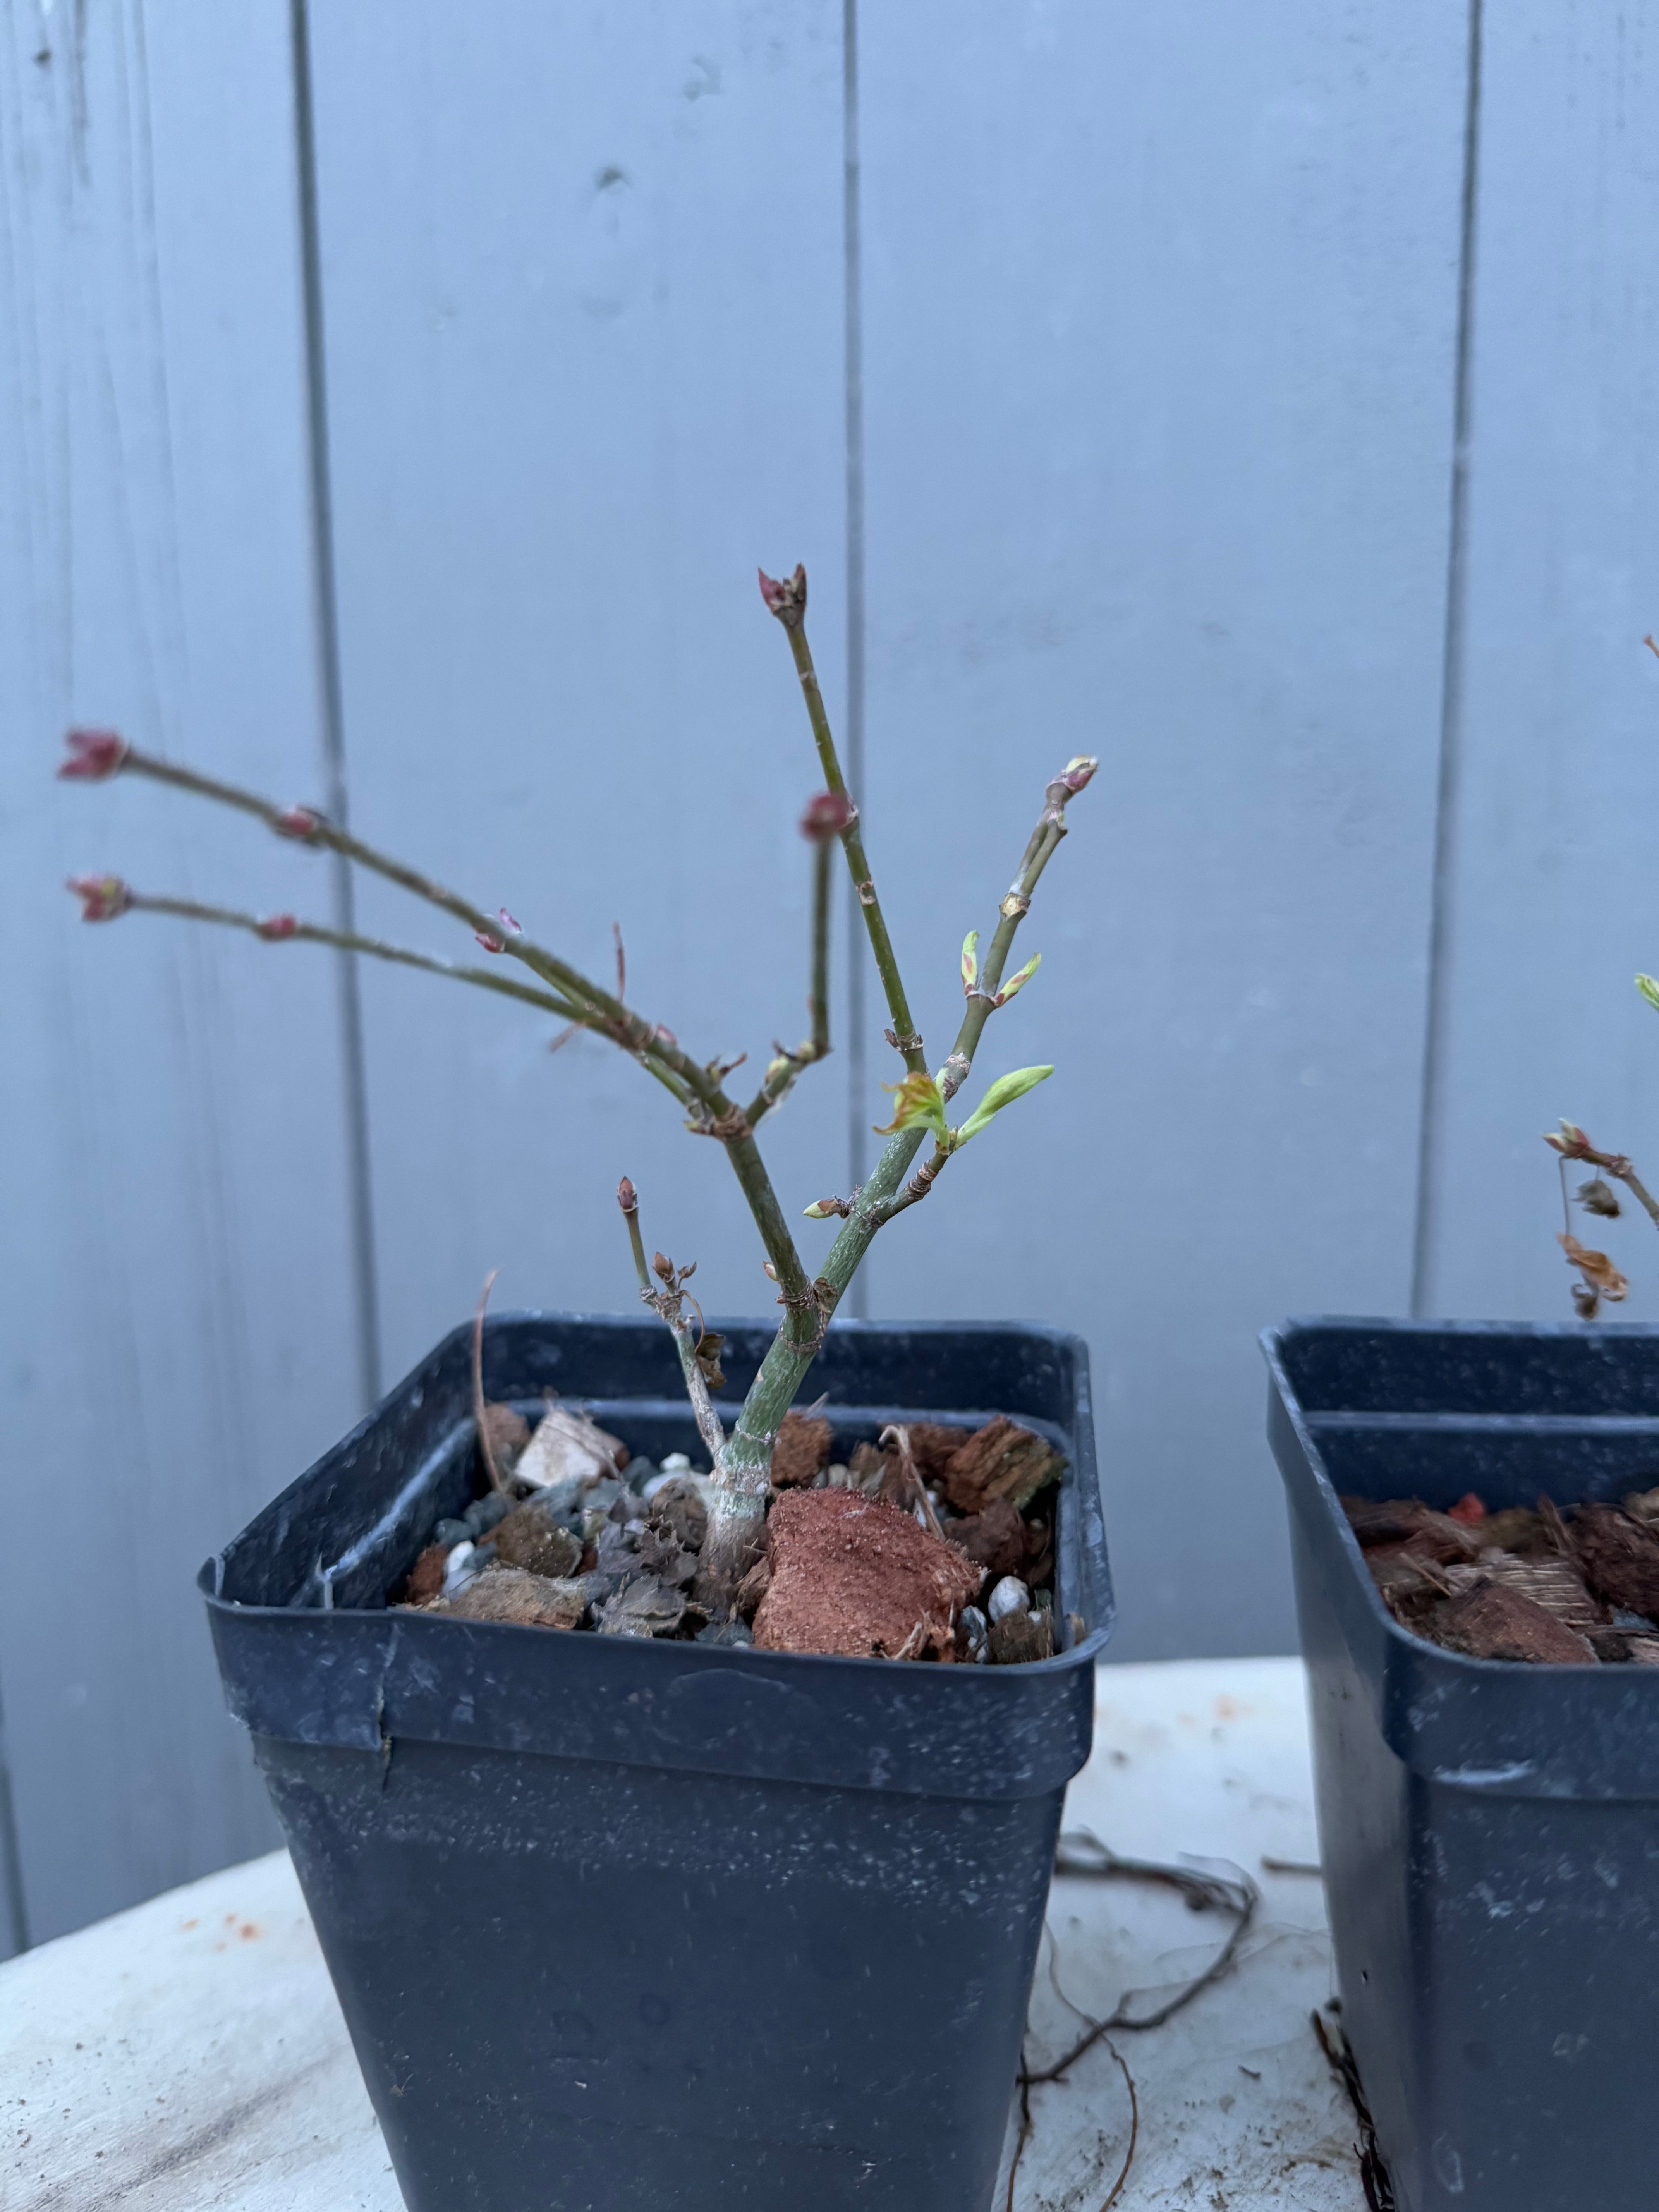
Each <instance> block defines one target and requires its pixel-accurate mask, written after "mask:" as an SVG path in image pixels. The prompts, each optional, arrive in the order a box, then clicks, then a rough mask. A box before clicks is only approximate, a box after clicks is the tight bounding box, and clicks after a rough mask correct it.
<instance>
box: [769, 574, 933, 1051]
mask: <svg viewBox="0 0 1659 2212" xmlns="http://www.w3.org/2000/svg"><path fill="white" fill-rule="evenodd" d="M784 631H785V634H786V635H787V637H788V640H789V650H790V652H791V653H793V655H794V656H795V670H796V673H797V674H798V675H799V678H800V688H801V692H802V696H804V697H805V701H806V712H807V714H808V716H809V717H810V718H811V724H812V735H813V737H814V738H816V739H817V748H818V761H819V763H820V765H821V766H822V768H823V781H824V782H825V784H826V785H827V786H828V787H829V789H830V790H831V791H833V792H834V793H836V797H837V798H838V799H845V798H847V797H848V796H849V794H848V789H847V781H846V778H845V777H844V776H843V775H842V772H841V761H840V758H839V757H838V755H837V754H836V740H835V736H834V733H833V732H832V731H831V730H830V727H829V715H828V714H827V713H826V712H825V710H824V704H823V692H822V691H821V690H819V688H818V674H817V669H816V668H815V667H814V666H813V665H812V648H811V646H810V645H808V643H807V642H806V623H805V618H804V617H799V618H797V619H795V620H793V621H787V622H785V623H784ZM841 847H842V852H843V853H844V854H846V855H847V869H848V874H849V875H850V876H851V878H852V879H853V896H854V898H856V899H857V901H858V902H859V906H860V909H861V911H862V913H863V915H864V927H865V930H866V933H867V934H868V936H869V939H870V950H871V951H872V953H873V954H874V955H875V960H876V968H877V970H878V973H879V975H880V976H881V987H882V989H883V990H884V992H885V993H886V994H887V1011H888V1012H889V1014H890V1016H891V1017H892V1022H893V1034H894V1036H896V1038H897V1039H898V1048H899V1051H900V1053H901V1054H902V1056H903V1060H904V1065H905V1066H906V1067H908V1069H909V1070H910V1072H911V1073H912V1074H919V1073H921V1070H922V1069H923V1068H925V1067H926V1066H927V1058H926V1055H925V1054H923V1052H922V1048H921V1038H920V1037H918V1036H916V1029H915V1023H914V1022H913V1021H912V1020H911V1018H910V1001H909V1000H908V999H907V998H906V996H905V995H904V982H903V979H902V977H901V975H900V974H899V969H898V958H897V956H896V954H895V952H894V951H893V940H892V939H891V938H890V936H889V935H888V933H887V923H886V921H885V919H884V916H883V914H882V911H881V902H880V900H879V899H878V897H877V896H876V886H875V883H874V880H873V879H872V876H871V873H870V863H869V861H868V860H867V859H866V857H865V851H864V832H863V831H862V829H860V827H859V817H858V811H857V808H856V805H854V812H853V818H852V820H851V821H850V822H849V823H848V824H847V827H846V828H845V829H843V830H842V832H841ZM913 1038H914V1039H915V1042H914V1043H913V1042H911V1040H912V1039H913Z"/></svg>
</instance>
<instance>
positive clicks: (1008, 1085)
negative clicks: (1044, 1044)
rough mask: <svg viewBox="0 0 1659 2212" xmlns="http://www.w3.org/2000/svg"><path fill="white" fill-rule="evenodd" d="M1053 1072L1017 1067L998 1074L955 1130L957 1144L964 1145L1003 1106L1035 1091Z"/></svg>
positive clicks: (1040, 1068)
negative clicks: (1008, 1072) (1009, 1071)
mask: <svg viewBox="0 0 1659 2212" xmlns="http://www.w3.org/2000/svg"><path fill="white" fill-rule="evenodd" d="M1053 1073H1054V1069H1053V1068H1052V1067H1017V1068H1016V1069H1015V1070H1014V1072H1013V1073H1012V1075H1000V1076H998V1078H997V1079H996V1081H995V1082H994V1084H993V1085H991V1087H990V1089H989V1090H988V1091H987V1092H986V1094H985V1096H984V1097H983V1098H981V1100H980V1102H979V1103H978V1105H977V1106H975V1109H974V1110H973V1112H972V1113H971V1114H970V1115H969V1116H968V1119H967V1120H966V1121H964V1122H963V1125H962V1127H960V1128H959V1129H958V1130H957V1144H959V1145H965V1144H966V1143H967V1141H968V1139H969V1137H976V1136H977V1135H978V1134H979V1133H980V1131H981V1129H982V1128H983V1127H985V1125H986V1123H987V1121H990V1120H991V1119H992V1118H993V1117H994V1115H998V1114H1000V1113H1001V1111H1002V1109H1003V1108H1004V1107H1005V1106H1012V1104H1013V1103H1014V1101H1015V1099H1016V1098H1023V1097H1024V1096H1025V1094H1026V1092H1027V1091H1035V1090H1036V1087H1037V1085H1038V1084H1039V1083H1043V1082H1046V1081H1047V1080H1048V1077H1049V1076H1051V1075H1052V1074H1053Z"/></svg>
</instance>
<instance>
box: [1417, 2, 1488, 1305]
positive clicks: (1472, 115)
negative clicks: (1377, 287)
mask: <svg viewBox="0 0 1659 2212" xmlns="http://www.w3.org/2000/svg"><path fill="white" fill-rule="evenodd" d="M1484 4H1485V0H1469V18H1468V23H1469V27H1468V69H1467V77H1466V84H1467V91H1466V95H1465V102H1464V110H1463V190H1462V209H1461V216H1460V224H1461V227H1460V234H1459V240H1458V262H1457V336H1456V365H1455V385H1454V393H1453V403H1452V455H1451V483H1450V520H1449V531H1448V533H1447V546H1446V615H1445V631H1444V638H1443V647H1442V661H1441V677H1440V751H1439V769H1438V775H1437V784H1436V791H1435V820H1434V877H1433V883H1432V886H1431V892H1430V906H1429V944H1428V978H1427V992H1426V1004H1425V1024H1424V1039H1423V1088H1422V1097H1421V1099H1420V1101H1419V1109H1418V1134H1417V1144H1418V1152H1417V1206H1416V1221H1415V1225H1414V1233H1413V1243H1412V1285H1411V1311H1412V1314H1413V1318H1417V1319H1420V1318H1422V1316H1424V1314H1425V1312H1426V1310H1427V1307H1428V1302H1429V1296H1430V1291H1431V1287H1432V1285H1431V1280H1430V1277H1431V1272H1432V1269H1433V1266H1434V1251H1435V1238H1436V1235H1437V1231H1438V1228H1439V1225H1440V1224H1439V1216H1440V1198H1441V1174H1440V1167H1439V1161H1438V1144H1439V1139H1440V1135H1441V1125H1442V1122H1443V1119H1444V1107H1445V1100H1444V1096H1443V1093H1444V1088H1445V1078H1446V1068H1445V1062H1446V1049H1447V1036H1446V1031H1447V1025H1448V1021H1449V1014H1450V1005H1449V1001H1450V995H1451V969H1452V953H1453V942H1452V936H1453V921H1454V917H1453V902H1454V898H1455V892H1456V870H1457V843H1458V829H1459V826H1460V824H1459V806H1460V801H1461V799H1462V788H1461V786H1462V774H1461V771H1462V749H1463V677H1464V656H1465V652H1466V648H1467V643H1468V518H1469V459H1470V454H1469V446H1470V438H1471V435H1472V430H1473V422H1474V389H1473V386H1474V375H1473V369H1474V300H1475V254H1476V247H1477V243H1478V231H1479V220H1480V96H1481V83H1480V75H1481V69H1480V65H1481V49H1482V43H1483V31H1484V23H1483V9H1484Z"/></svg>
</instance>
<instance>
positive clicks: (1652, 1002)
mask: <svg viewBox="0 0 1659 2212" xmlns="http://www.w3.org/2000/svg"><path fill="white" fill-rule="evenodd" d="M1636 987H1637V989H1638V991H1639V992H1640V993H1641V994H1642V996H1643V997H1644V999H1645V1000H1647V1002H1648V1004H1649V1006H1652V1007H1654V1008H1655V1009H1656V1010H1659V982H1656V981H1654V979H1653V977H1652V976H1651V975H1638V977H1637V979H1636Z"/></svg>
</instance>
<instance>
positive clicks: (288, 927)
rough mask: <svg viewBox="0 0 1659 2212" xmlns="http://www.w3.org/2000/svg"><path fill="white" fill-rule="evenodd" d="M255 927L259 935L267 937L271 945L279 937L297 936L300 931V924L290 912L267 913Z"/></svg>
mask: <svg viewBox="0 0 1659 2212" xmlns="http://www.w3.org/2000/svg"><path fill="white" fill-rule="evenodd" d="M255 927H257V928H258V932H259V934H260V936H261V937H266V938H269V939H270V941H271V943H272V944H273V945H274V944H275V943H276V941H277V940H278V939H280V938H284V937H296V936H298V934H299V931H300V925H299V923H298V922H297V921H295V919H294V916H293V915H291V914H271V915H266V916H265V919H264V921H262V922H258V923H257V924H256V925H255Z"/></svg>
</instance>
